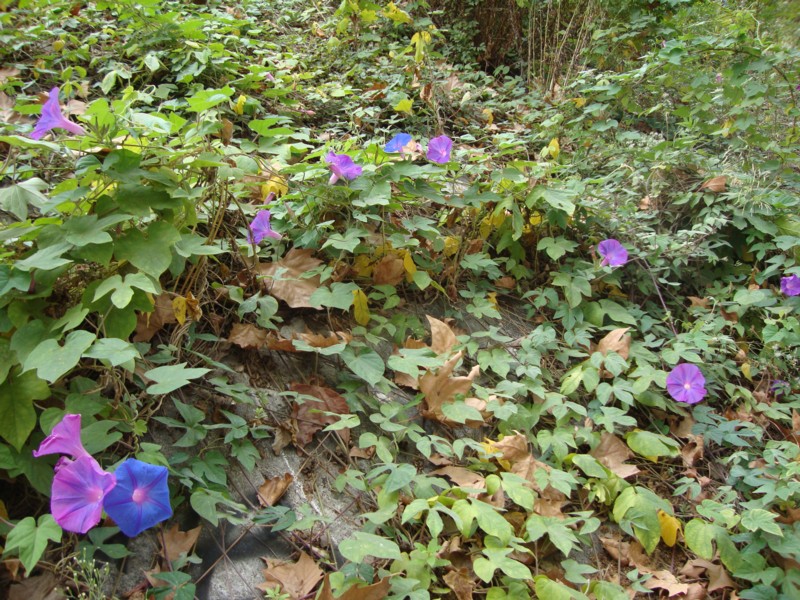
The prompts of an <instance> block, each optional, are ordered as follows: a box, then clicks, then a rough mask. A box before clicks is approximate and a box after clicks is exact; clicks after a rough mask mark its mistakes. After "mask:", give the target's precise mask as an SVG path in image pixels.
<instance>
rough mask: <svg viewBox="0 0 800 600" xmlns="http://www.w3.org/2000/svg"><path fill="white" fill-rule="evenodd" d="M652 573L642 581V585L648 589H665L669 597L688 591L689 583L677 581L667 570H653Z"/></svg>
mask: <svg viewBox="0 0 800 600" xmlns="http://www.w3.org/2000/svg"><path fill="white" fill-rule="evenodd" d="M652 575H653V576H652V577H651V578H650V579H648V580H647V581H645V582H644V587H646V588H647V589H648V590H665V591H666V592H667V595H668V596H669V597H670V598H671V597H672V596H677V595H678V594H685V593H686V592H687V591H689V585H688V584H686V583H681V582H679V581H678V578H677V577H675V575H673V574H672V573H671V572H669V571H654V572H653V574H652Z"/></svg>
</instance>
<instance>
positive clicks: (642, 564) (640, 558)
mask: <svg viewBox="0 0 800 600" xmlns="http://www.w3.org/2000/svg"><path fill="white" fill-rule="evenodd" d="M600 543H601V544H602V545H603V548H605V550H606V552H608V553H609V554H610V555H611V558H613V559H614V560H618V561H619V563H620V565H622V566H623V567H628V566H633V567H636V568H637V569H639V570H640V571H643V572H647V573H649V572H650V568H649V566H648V565H649V560H648V559H647V555H646V554H645V552H644V548H642V545H641V544H640V543H639V542H637V541H636V540H633V541H631V542H623V541H622V540H621V539H619V538H615V537H601V538H600Z"/></svg>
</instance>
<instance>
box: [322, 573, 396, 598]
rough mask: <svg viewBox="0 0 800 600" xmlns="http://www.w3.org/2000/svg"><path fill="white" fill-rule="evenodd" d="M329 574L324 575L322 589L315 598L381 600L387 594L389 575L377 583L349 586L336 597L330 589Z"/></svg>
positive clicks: (389, 585)
mask: <svg viewBox="0 0 800 600" xmlns="http://www.w3.org/2000/svg"><path fill="white" fill-rule="evenodd" d="M329 577H330V575H326V576H325V581H324V582H323V583H322V590H321V592H320V595H319V598H318V599H317V600H383V599H384V598H386V596H387V595H388V594H389V588H390V587H391V583H390V580H389V577H384V578H383V579H381V580H380V581H379V582H378V583H373V584H372V585H365V586H361V587H351V588H350V589H349V590H347V591H346V592H345V593H344V594H342V595H341V596H339V597H338V598H336V597H335V596H334V595H333V592H332V591H331V583H330V581H329V580H328V578H329Z"/></svg>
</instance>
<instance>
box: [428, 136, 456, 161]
mask: <svg viewBox="0 0 800 600" xmlns="http://www.w3.org/2000/svg"><path fill="white" fill-rule="evenodd" d="M452 150H453V140H451V139H450V138H449V137H447V136H446V135H440V136H439V137H435V138H433V139H432V140H431V141H430V143H429V144H428V154H427V155H426V156H427V157H428V160H430V161H433V162H435V163H439V164H444V163H447V162H450V152H451V151H452Z"/></svg>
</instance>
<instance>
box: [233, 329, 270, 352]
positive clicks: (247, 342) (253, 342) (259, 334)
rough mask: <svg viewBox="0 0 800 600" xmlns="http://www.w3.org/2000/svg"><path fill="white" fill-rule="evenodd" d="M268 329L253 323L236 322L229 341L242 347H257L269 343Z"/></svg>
mask: <svg viewBox="0 0 800 600" xmlns="http://www.w3.org/2000/svg"><path fill="white" fill-rule="evenodd" d="M267 334H268V332H267V330H266V329H261V328H260V327H256V326H255V325H253V324H252V323H234V324H233V327H231V332H230V334H229V335H228V341H229V342H230V343H231V344H236V345H237V346H239V347H240V348H245V349H248V348H249V349H256V348H261V347H262V346H265V345H266V344H267Z"/></svg>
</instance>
